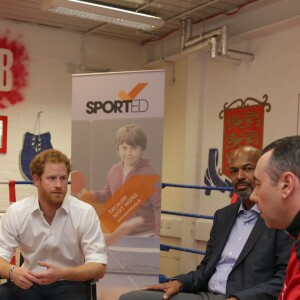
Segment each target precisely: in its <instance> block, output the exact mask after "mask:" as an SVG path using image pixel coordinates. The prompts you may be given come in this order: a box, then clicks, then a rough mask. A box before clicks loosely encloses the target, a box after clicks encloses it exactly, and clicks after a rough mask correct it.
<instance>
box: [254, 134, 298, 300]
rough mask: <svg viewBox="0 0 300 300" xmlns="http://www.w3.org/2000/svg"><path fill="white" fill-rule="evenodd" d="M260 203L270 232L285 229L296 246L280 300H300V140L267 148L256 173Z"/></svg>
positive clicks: (293, 138) (291, 139)
mask: <svg viewBox="0 0 300 300" xmlns="http://www.w3.org/2000/svg"><path fill="white" fill-rule="evenodd" d="M255 183H256V188H255V189H254V191H253V194H252V195H251V200H253V201H254V202H256V203H257V205H258V207H259V209H260V210H261V216H262V218H263V219H264V220H265V223H266V225H267V226H268V227H269V228H278V229H285V230H286V231H287V232H288V233H289V234H290V236H291V237H292V239H294V240H295V246H294V248H293V251H292V253H291V257H290V261H289V264H288V267H287V274H286V279H285V283H284V285H283V287H282V291H281V294H280V297H279V299H280V300H283V299H288V300H296V299H300V136H290V137H285V138H282V139H279V140H276V141H275V142H273V143H271V144H269V145H268V146H266V147H265V148H264V149H263V151H262V153H261V157H260V158H259V160H258V163H257V167H256V170H255Z"/></svg>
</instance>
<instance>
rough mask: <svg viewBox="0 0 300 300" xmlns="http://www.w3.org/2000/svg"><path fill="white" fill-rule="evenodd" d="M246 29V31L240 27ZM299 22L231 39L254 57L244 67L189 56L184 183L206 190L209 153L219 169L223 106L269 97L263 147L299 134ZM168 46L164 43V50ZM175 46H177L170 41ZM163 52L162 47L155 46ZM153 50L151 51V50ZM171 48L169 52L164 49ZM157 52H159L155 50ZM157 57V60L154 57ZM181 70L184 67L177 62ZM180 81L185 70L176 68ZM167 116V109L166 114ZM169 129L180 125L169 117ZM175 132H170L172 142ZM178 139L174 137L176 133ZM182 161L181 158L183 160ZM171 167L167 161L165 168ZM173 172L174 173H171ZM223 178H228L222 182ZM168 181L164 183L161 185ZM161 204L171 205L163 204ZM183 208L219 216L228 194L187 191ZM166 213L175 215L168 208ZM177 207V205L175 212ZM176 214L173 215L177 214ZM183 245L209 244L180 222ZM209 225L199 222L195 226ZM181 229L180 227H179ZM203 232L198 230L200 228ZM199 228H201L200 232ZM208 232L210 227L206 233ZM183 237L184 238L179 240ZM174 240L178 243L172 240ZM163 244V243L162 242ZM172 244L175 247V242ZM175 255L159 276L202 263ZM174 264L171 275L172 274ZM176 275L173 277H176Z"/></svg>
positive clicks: (190, 222) (191, 224) (200, 53)
mask: <svg viewBox="0 0 300 300" xmlns="http://www.w3.org/2000/svg"><path fill="white" fill-rule="evenodd" d="M241 26H242V25H241ZM299 35H300V21H299V18H297V19H293V20H288V21H287V22H280V24H274V25H272V26H270V25H269V26H268V27H267V28H266V27H263V28H258V29H256V30H255V31H251V32H247V33H244V34H240V35H239V36H238V37H235V38H232V39H229V42H230V47H231V48H233V49H238V50H242V51H248V52H251V53H253V54H254V55H255V59H254V61H252V62H242V63H241V64H240V65H236V64H231V63H225V62H220V61H214V60H212V59H211V58H210V57H209V53H208V51H206V50H203V51H198V52H196V53H194V54H191V55H189V56H188V57H187V58H185V59H186V61H187V71H186V69H184V70H183V73H184V74H187V75H186V76H187V84H186V86H187V88H186V97H185V98H186V116H185V119H186V123H185V125H184V126H185V134H184V135H182V141H181V142H182V143H184V145H185V146H184V150H183V153H184V158H183V159H184V162H183V166H184V167H183V168H182V169H180V166H181V165H182V164H180V163H178V169H177V170H176V172H179V173H181V174H184V178H183V182H182V183H188V184H199V185H203V180H204V175H205V171H206V168H207V166H208V151H209V149H210V148H212V147H214V148H218V150H219V166H220V169H221V164H222V157H220V155H221V153H222V144H223V119H222V120H220V119H219V113H220V111H221V110H223V106H224V104H225V103H226V102H227V103H231V102H232V101H233V100H235V99H238V98H241V99H246V98H247V97H253V98H256V99H258V100H261V101H262V100H263V95H265V94H267V95H268V99H269V100H268V102H269V103H270V104H271V111H270V112H265V113H264V116H265V123H264V138H263V143H264V145H266V144H268V143H269V142H271V141H272V140H274V139H277V138H280V137H283V136H287V135H294V134H297V133H298V131H299V130H298V128H297V124H298V123H299V122H298V121H299V120H298V113H299V112H298V99H299V94H300V88H299V78H298V77H299V75H298V73H299V71H298V70H299V69H300V41H299V39H298V37H299ZM166 43H167V41H164V44H165V45H166ZM170 43H173V40H171V41H170ZM156 46H157V49H159V45H156ZM151 47H153V45H151ZM166 47H167V46H166ZM157 49H156V50H157ZM154 56H155V54H153V57H154ZM177 64H182V62H181V61H178V62H177V63H176V66H177ZM176 72H177V75H176V76H178V77H180V76H181V75H180V73H181V69H180V68H176ZM182 99H183V97H180V98H179V97H175V98H173V99H172V100H173V105H176V103H180V105H182V103H181V102H182ZM166 111H168V107H167V108H166ZM167 122H170V123H176V122H177V119H176V117H173V116H168V121H167ZM171 134H172V132H171V130H170V131H166V132H165V135H166V136H169V135H171ZM173 134H174V133H173ZM177 143H178V140H177V141H176V142H175V141H173V143H172V142H171V143H168V144H166V143H165V144H164V151H165V153H170V152H171V151H172V149H174V147H176V144H177ZM181 159H182V158H181ZM169 167H171V166H170V165H169V164H167V162H166V161H164V168H167V169H168V168H169ZM173 168H174V167H173ZM223 178H225V177H223ZM164 180H166V178H163V181H164ZM163 201H164V203H165V201H169V200H166V199H165V198H163ZM181 201H182V207H183V211H185V212H194V213H198V214H204V215H213V214H214V212H215V210H216V209H218V208H221V207H223V206H225V205H227V204H228V203H229V195H228V193H224V194H223V193H221V192H218V191H213V192H212V193H211V196H210V197H209V196H206V195H204V191H201V192H197V191H185V192H184V196H183V197H182V200H181ZM168 204H169V205H170V206H169V205H168V206H169V207H168V209H169V210H173V208H172V203H170V202H168ZM178 206H179V203H178V201H177V202H176V207H178ZM174 210H175V209H174ZM181 220H182V233H181V241H179V240H176V239H175V240H174V241H173V243H174V244H176V245H178V244H181V246H182V247H189V248H198V249H200V250H204V249H205V243H203V242H201V241H200V242H199V241H197V240H195V236H196V233H195V232H196V222H195V220H194V219H192V218H190V219H189V220H188V219H186V218H181ZM199 222H200V223H201V222H203V223H206V222H207V221H201V220H198V221H197V223H199ZM176 226H178V222H176ZM198 226H199V224H198ZM197 228H199V227H197ZM205 228H206V229H207V231H209V228H210V226H206V227H205ZM179 235H180V234H179ZM173 239H174V238H173ZM162 240H164V238H162ZM171 242H172V241H171ZM177 255H178V254H175V253H174V251H173V252H172V251H170V253H166V254H164V256H163V257H162V259H161V272H162V273H163V274H167V275H168V276H173V275H175V274H176V273H181V272H186V271H189V270H191V269H193V268H194V267H195V266H196V263H197V262H199V261H200V260H201V258H202V256H201V255H195V254H186V253H181V252H180V254H179V255H180V258H178V256H177ZM170 264H172V265H173V266H172V270H170V267H169V266H170ZM173 271H175V273H172V272H173Z"/></svg>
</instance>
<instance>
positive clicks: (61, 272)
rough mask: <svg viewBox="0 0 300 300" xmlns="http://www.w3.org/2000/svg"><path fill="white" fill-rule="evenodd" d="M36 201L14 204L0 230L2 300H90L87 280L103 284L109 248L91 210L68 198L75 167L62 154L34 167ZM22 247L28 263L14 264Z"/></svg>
mask: <svg viewBox="0 0 300 300" xmlns="http://www.w3.org/2000/svg"><path fill="white" fill-rule="evenodd" d="M30 170H31V173H32V179H33V183H34V185H35V186H36V187H37V190H38V194H37V196H31V197H28V198H26V199H24V200H20V201H17V202H16V203H14V204H12V205H11V206H10V207H9V208H8V209H7V211H6V213H5V215H4V217H3V219H2V222H1V227H0V276H1V278H5V279H9V280H8V282H7V283H4V284H2V285H0V299H1V300H7V299H9V300H19V299H22V300H43V299H48V300H54V299H55V300H86V298H87V292H88V291H87V287H86V284H85V281H87V280H90V279H100V278H102V277H103V276H104V273H105V269H106V261H107V257H106V249H105V243H104V236H103V234H102V231H101V228H100V223H99V219H98V216H97V214H96V212H95V210H94V208H93V207H91V206H90V205H89V204H86V203H84V202H83V201H80V200H78V199H76V198H75V197H72V196H68V195H66V193H67V190H68V177H69V174H70V171H71V163H70V160H69V159H68V158H67V156H66V155H64V154H63V153H61V152H60V151H58V150H52V149H51V150H45V151H43V152H41V153H39V154H38V155H37V156H36V157H35V158H34V159H33V161H32V162H31V164H30ZM17 247H20V251H21V254H22V256H23V258H24V264H23V265H22V266H20V267H16V266H14V265H12V264H10V263H9V262H10V261H11V258H12V255H13V253H14V250H15V249H16V248H17Z"/></svg>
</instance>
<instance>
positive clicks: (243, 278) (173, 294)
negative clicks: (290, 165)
mask: <svg viewBox="0 0 300 300" xmlns="http://www.w3.org/2000/svg"><path fill="white" fill-rule="evenodd" d="M259 154H260V151H259V150H258V149H256V148H254V147H251V146H241V147H239V148H238V149H236V150H235V151H234V152H233V154H232V156H231V161H230V168H229V170H230V177H231V181H232V184H233V186H234V190H235V192H236V194H237V195H238V198H239V200H238V201H237V202H236V203H235V204H232V205H229V206H226V207H224V208H222V209H219V210H217V211H216V213H215V216H214V221H213V226H212V229H211V232H210V239H209V241H208V243H207V248H206V254H205V256H204V258H203V260H202V262H201V264H200V265H199V266H198V267H197V269H196V270H195V271H192V272H189V273H187V274H182V275H178V276H175V277H173V278H172V279H171V280H170V281H169V282H166V283H162V284H158V285H152V286H147V287H145V288H143V289H142V290H141V291H132V292H129V293H127V294H124V295H122V296H121V297H120V300H140V299H143V300H161V299H171V300H224V299H228V300H236V299H239V300H253V299H260V300H271V299H274V300H275V299H277V298H278V295H279V292H280V289H281V286H282V284H283V281H284V277H285V270H286V265H287V261H288V257H289V252H290V249H291V241H290V239H289V237H288V236H287V234H286V233H285V232H283V231H281V230H275V229H269V228H267V227H266V226H265V223H264V221H263V219H262V218H261V217H260V211H259V210H258V208H257V207H256V205H254V203H253V202H251V201H250V199H249V197H250V195H251V193H252V191H253V189H254V187H255V184H254V169H255V166H256V163H257V160H258V158H259Z"/></svg>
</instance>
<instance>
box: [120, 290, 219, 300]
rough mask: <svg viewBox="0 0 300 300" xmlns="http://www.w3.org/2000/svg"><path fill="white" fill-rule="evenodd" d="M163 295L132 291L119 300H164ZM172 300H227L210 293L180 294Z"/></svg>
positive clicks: (158, 292)
mask: <svg viewBox="0 0 300 300" xmlns="http://www.w3.org/2000/svg"><path fill="white" fill-rule="evenodd" d="M163 294H164V292H160V291H132V292H129V293H126V294H123V295H121V296H120V298H119V300H162V299H163ZM170 300H225V296H224V295H221V294H213V293H209V292H199V293H197V294H193V293H178V294H176V295H174V296H172V297H171V298H170Z"/></svg>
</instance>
